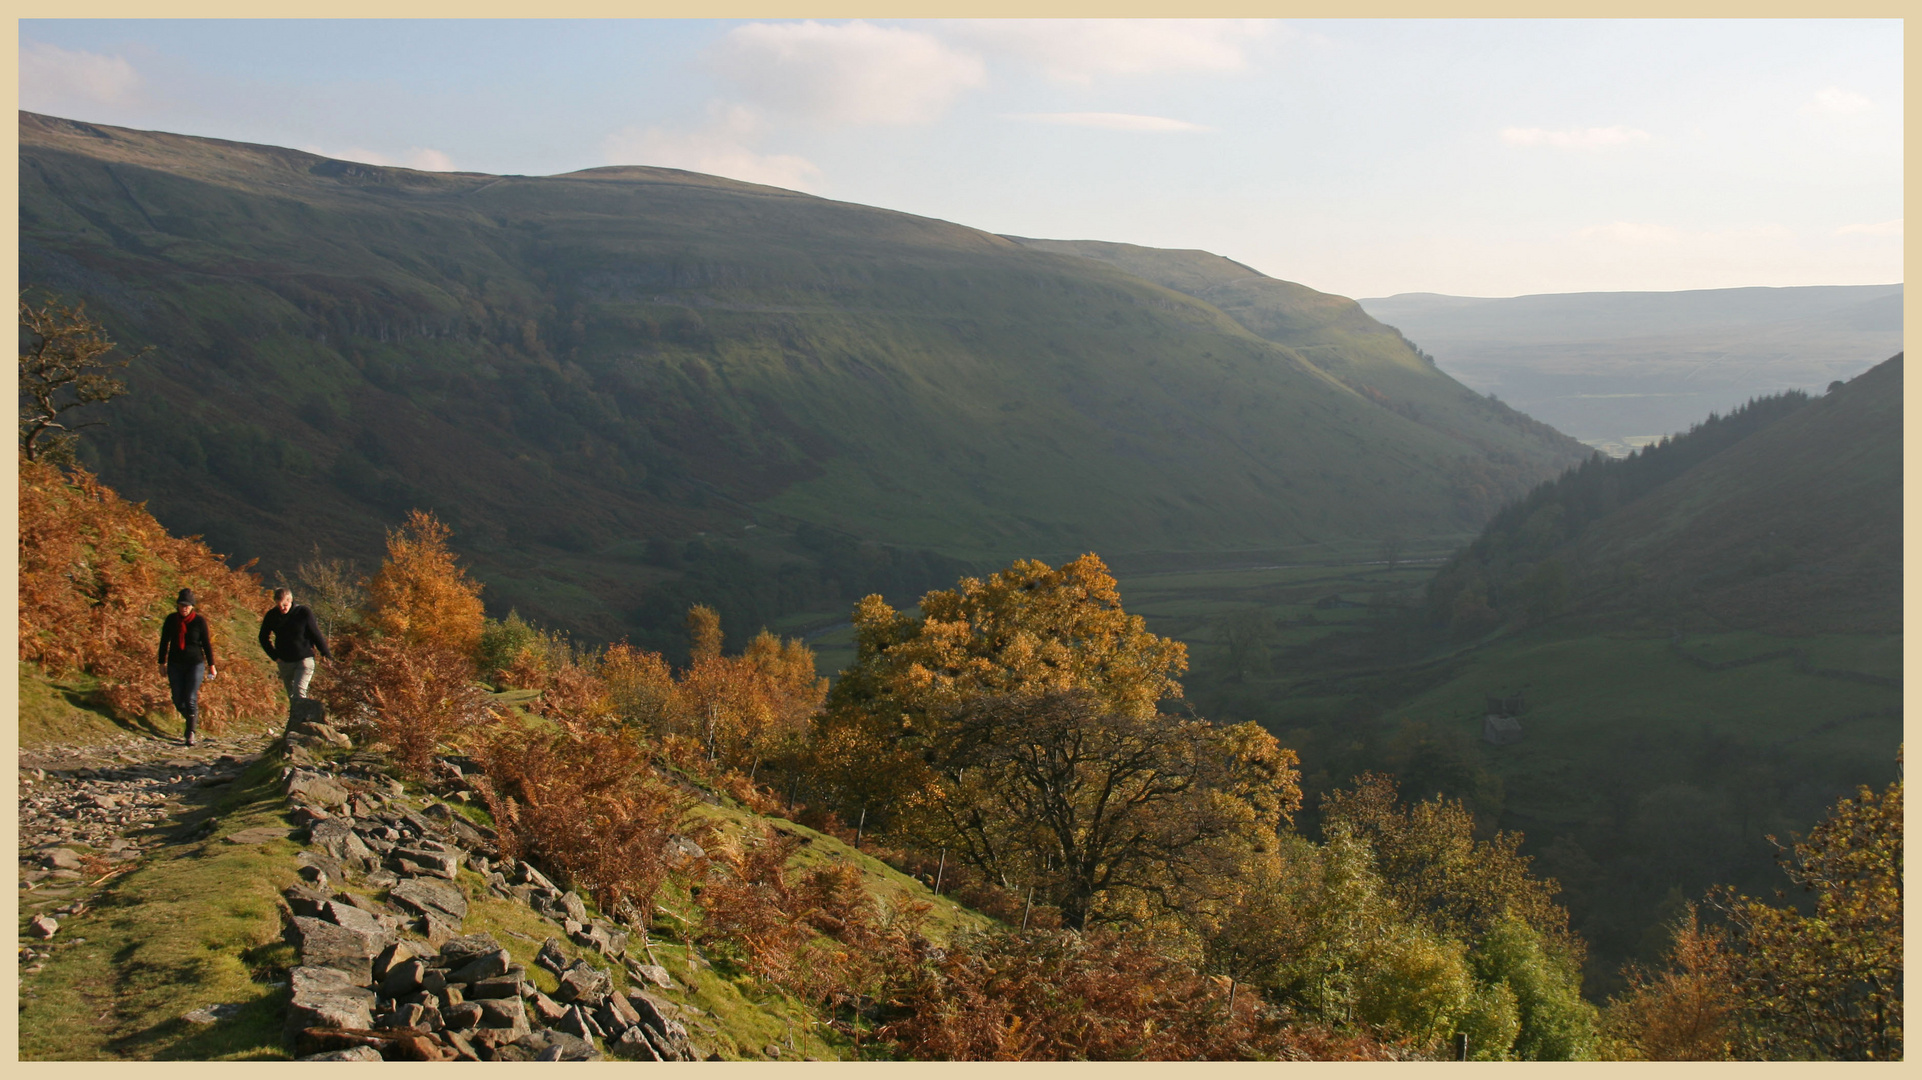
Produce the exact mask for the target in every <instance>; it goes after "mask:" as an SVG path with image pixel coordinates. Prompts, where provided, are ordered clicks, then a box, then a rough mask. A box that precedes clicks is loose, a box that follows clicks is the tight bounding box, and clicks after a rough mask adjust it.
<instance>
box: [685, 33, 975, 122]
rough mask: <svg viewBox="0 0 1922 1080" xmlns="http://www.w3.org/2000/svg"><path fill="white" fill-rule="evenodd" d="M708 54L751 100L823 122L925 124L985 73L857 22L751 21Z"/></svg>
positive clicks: (970, 58)
mask: <svg viewBox="0 0 1922 1080" xmlns="http://www.w3.org/2000/svg"><path fill="white" fill-rule="evenodd" d="M709 59H710V61H711V62H712V64H713V65H714V68H715V70H716V71H717V72H718V73H719V74H720V75H721V76H722V77H724V78H726V79H727V80H728V81H730V82H732V83H733V84H734V85H735V86H736V87H737V88H739V90H740V91H741V92H742V93H743V94H744V95H745V96H746V97H747V98H748V99H749V100H750V101H752V102H753V103H754V104H756V105H760V106H762V107H764V108H768V109H772V110H776V111H779V112H784V113H789V114H793V115H796V116H801V117H805V118H807V119H810V120H815V121H818V122H821V123H825V124H889V125H902V124H925V123H928V122H931V121H933V120H935V119H937V118H939V117H940V115H941V114H942V113H943V112H944V111H946V109H947V107H948V106H949V105H950V104H951V103H953V101H954V99H955V98H956V97H957V96H958V95H960V93H961V92H962V91H964V90H966V89H968V88H970V87H974V86H979V85H981V83H982V82H983V81H984V80H985V79H986V77H987V73H986V67H985V66H984V65H983V64H982V62H981V58H980V57H978V56H975V55H973V54H971V53H966V52H962V51H959V50H956V49H953V48H950V47H949V46H947V45H945V44H943V43H942V42H941V41H940V40H939V39H937V38H935V37H933V36H932V35H929V34H924V33H920V32H918V31H914V30H903V29H899V28H896V27H887V26H875V25H873V24H872V23H866V22H862V21H860V20H858V19H857V20H855V21H854V22H848V23H839V24H833V25H831V24H827V23H817V22H814V21H812V20H810V21H808V22H800V23H750V24H748V25H746V26H742V27H737V28H735V29H733V30H730V31H728V33H727V36H726V37H724V38H722V39H721V42H720V44H719V45H718V46H716V48H715V49H714V51H713V53H712V54H711V55H710V58H709Z"/></svg>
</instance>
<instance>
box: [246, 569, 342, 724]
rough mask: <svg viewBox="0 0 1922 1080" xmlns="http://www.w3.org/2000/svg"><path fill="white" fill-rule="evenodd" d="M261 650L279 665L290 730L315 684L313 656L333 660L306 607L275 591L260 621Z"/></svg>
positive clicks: (285, 591) (291, 595)
mask: <svg viewBox="0 0 1922 1080" xmlns="http://www.w3.org/2000/svg"><path fill="white" fill-rule="evenodd" d="M260 647H261V649H262V650H264V651H265V652H266V653H267V655H268V656H269V657H271V658H272V659H273V661H274V662H275V663H276V664H279V665H280V682H281V685H282V686H285V687H286V688H287V723H288V724H289V725H290V726H291V725H292V724H293V722H294V718H295V717H296V716H298V715H299V713H300V703H301V702H302V701H303V700H305V699H306V697H307V686H308V684H309V683H311V682H313V681H314V653H315V652H316V651H318V652H319V653H320V655H321V656H322V657H324V658H326V659H329V660H331V659H333V654H332V653H330V652H328V651H327V639H326V638H325V637H322V636H321V633H320V622H319V621H318V620H316V619H315V618H314V613H313V611H312V610H310V609H309V608H308V607H307V605H305V604H296V603H294V593H293V590H291V589H275V590H274V606H273V607H270V608H268V609H267V613H266V614H265V615H263V616H261V618H260Z"/></svg>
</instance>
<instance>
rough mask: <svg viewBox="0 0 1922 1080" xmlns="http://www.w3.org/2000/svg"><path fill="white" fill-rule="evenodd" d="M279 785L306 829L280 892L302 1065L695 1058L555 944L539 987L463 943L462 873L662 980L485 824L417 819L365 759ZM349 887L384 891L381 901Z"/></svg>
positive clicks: (600, 973) (472, 943) (426, 813)
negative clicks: (551, 982)
mask: <svg viewBox="0 0 1922 1080" xmlns="http://www.w3.org/2000/svg"><path fill="white" fill-rule="evenodd" d="M355 757H356V758H360V755H356V756H355ZM283 781H284V785H285V788H286V791H287V793H288V796H289V798H290V800H291V801H292V803H293V807H294V809H293V817H294V820H295V822H296V823H297V824H303V825H305V826H306V827H307V850H305V851H302V852H300V853H299V855H298V856H297V859H298V861H299V863H300V866H299V873H300V876H301V878H302V882H301V884H298V885H294V886H292V887H290V888H288V889H286V890H285V891H284V892H283V896H284V898H285V899H286V902H287V907H288V912H289V914H288V937H289V939H290V940H291V941H292V942H293V943H294V945H295V946H296V947H297V948H298V949H299V951H300V959H301V965H302V966H301V967H299V968H298V969H296V970H295V971H294V973H293V976H292V989H293V1000H292V1003H291V1005H290V1006H289V1009H288V1015H287V1030H288V1035H289V1037H290V1039H291V1040H292V1042H293V1044H294V1049H295V1052H296V1054H298V1055H300V1056H301V1057H302V1059H303V1060H370V1061H371V1060H377V1059H378V1060H406V1061H447V1060H454V1061H514V1060H544V1061H585V1060H593V1059H596V1058H599V1057H600V1056H601V1051H600V1050H599V1049H598V1048H597V1046H596V1040H597V1039H598V1040H601V1041H602V1042H603V1043H604V1044H605V1045H606V1046H608V1047H609V1048H615V1047H618V1048H621V1053H622V1054H623V1056H627V1057H633V1058H638V1059H640V1060H647V1061H694V1060H700V1058H701V1055H700V1054H699V1052H698V1051H696V1050H695V1048H694V1047H693V1046H692V1044H691V1043H690V1042H689V1041H688V1035H687V1031H686V1029H685V1028H684V1027H683V1026H682V1025H681V1024H680V1023H679V1021H678V1020H676V1019H675V1018H674V1015H673V1014H674V1013H675V1012H676V1011H677V1010H676V1008H675V1006H673V1005H671V1004H669V1003H667V1002H664V1001H661V1000H659V999H656V998H654V997H652V996H650V995H648V994H646V993H643V992H641V991H638V990H636V991H631V992H629V993H626V994H621V993H617V992H615V989H614V984H613V980H612V979H611V978H610V977H609V976H608V974H607V973H606V971H605V970H603V969H602V968H600V967H596V966H595V965H594V964H592V963H589V962H588V961H587V960H586V959H585V958H574V959H571V960H570V959H569V958H568V957H567V955H566V954H565V952H564V949H565V946H564V944H563V943H562V941H561V940H559V939H558V938H549V939H547V941H546V942H545V944H544V945H543V947H542V949H541V952H540V955H539V957H538V959H537V960H536V963H537V964H540V965H541V966H542V967H545V968H548V969H549V970H551V971H552V972H553V973H554V975H555V977H556V978H557V979H558V980H559V982H560V987H559V989H558V991H557V992H556V993H555V994H554V996H553V997H549V996H547V995H546V994H543V993H541V992H540V991H539V990H538V989H537V988H536V987H535V986H534V985H533V983H531V982H530V981H528V979H527V977H526V974H527V973H526V971H525V969H523V968H521V967H519V966H517V965H515V964H514V963H513V961H512V959H511V958H510V956H509V954H508V952H507V951H506V950H505V949H503V948H502V947H501V946H500V943H499V942H498V941H497V940H495V939H494V938H493V937H492V936H490V935H487V934H465V935H463V934H462V933H461V927H462V923H463V922H464V921H465V920H466V918H467V908H468V904H467V897H466V894H465V893H464V892H463V891H462V890H461V887H460V886H459V885H458V884H457V881H456V879H457V876H458V874H459V870H460V868H461V867H462V866H466V867H467V868H469V869H471V870H473V871H474V872H475V873H477V874H479V875H481V876H482V877H483V878H484V879H485V880H486V882H487V885H488V888H489V889H490V890H491V891H492V892H493V893H494V894H495V895H497V896H500V897H502V898H505V899H513V900H516V901H519V902H520V903H523V904H525V905H527V906H528V907H529V908H530V909H532V910H533V911H535V912H538V913H540V914H541V915H543V916H545V917H547V918H548V919H550V920H552V921H553V922H555V923H557V924H559V926H560V928H561V929H562V931H563V932H564V933H565V934H566V935H567V937H568V939H569V940H571V941H572V942H573V943H574V944H575V945H577V946H580V947H581V948H584V949H593V950H595V951H596V952H598V953H599V954H600V955H601V957H602V959H603V961H604V962H608V963H612V962H621V963H624V964H625V966H626V968H627V970H628V971H629V973H630V974H631V975H633V976H634V977H635V978H636V979H637V980H640V979H645V980H648V981H650V982H652V983H654V984H655V985H657V986H662V987H667V986H671V985H672V981H671V979H670V978H669V976H668V973H667V971H666V970H665V969H664V968H662V967H660V966H659V965H656V964H647V963H642V962H640V961H639V960H638V959H637V958H634V957H630V956H628V955H627V948H628V945H629V943H630V941H632V940H633V939H634V938H635V937H636V936H639V937H640V938H641V940H642V941H643V942H644V941H645V933H644V931H643V930H642V929H640V928H639V927H629V928H623V927H621V926H620V925H617V924H616V923H613V922H609V921H607V920H604V919H599V918H591V917H590V916H589V914H588V911H587V906H586V903H585V902H584V901H583V900H582V899H581V898H580V897H579V896H578V895H576V894H575V893H572V892H567V891H564V890H562V889H560V888H558V887H556V886H555V884H554V883H553V882H552V881H551V880H550V879H548V878H547V877H546V875H544V874H542V873H541V872H540V871H539V870H538V869H537V868H535V867H534V866H532V865H530V864H528V863H526V862H524V861H520V860H516V859H511V858H502V857H501V854H500V851H499V848H498V845H497V843H496V840H497V837H496V836H495V834H494V833H493V831H492V830H491V829H487V828H485V827H483V826H478V825H475V824H473V823H471V822H470V821H468V820H467V819H466V818H465V817H464V816H462V815H461V814H460V813H459V812H457V811H455V810H453V809H452V808H451V807H449V806H447V805H446V804H444V803H434V804H432V805H429V806H426V807H424V808H421V809H418V810H417V809H414V808H413V807H411V806H410V805H409V804H408V803H407V800H406V799H405V798H404V797H403V794H402V789H401V787H400V785H398V784H397V783H394V782H393V781H391V780H389V779H387V778H385V777H384V776H382V775H380V773H379V771H378V768H377V766H376V763H375V762H374V761H373V760H372V759H364V758H363V759H360V760H355V759H351V758H350V759H349V761H348V763H347V765H346V766H345V767H344V768H342V769H341V770H340V771H338V772H333V771H329V770H326V769H324V768H320V767H301V766H293V767H290V768H289V769H288V770H287V771H286V773H285V775H284V777H283ZM350 885H357V886H359V887H361V888H363V889H365V890H369V891H375V890H380V889H385V890H386V894H387V895H386V900H385V901H380V900H371V899H368V898H367V897H366V896H364V895H362V894H360V893H357V892H354V891H352V890H351V889H350V888H349V887H348V886H350ZM403 935H405V937H404V936H403Z"/></svg>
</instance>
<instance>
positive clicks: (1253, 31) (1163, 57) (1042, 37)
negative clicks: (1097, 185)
mask: <svg viewBox="0 0 1922 1080" xmlns="http://www.w3.org/2000/svg"><path fill="white" fill-rule="evenodd" d="M947 27H948V30H949V32H950V33H951V34H953V35H954V36H955V37H957V38H959V39H961V40H964V41H968V42H970V43H973V44H975V45H977V46H978V47H980V48H983V49H987V50H990V51H992V52H996V53H999V54H1003V55H1007V56H1012V57H1014V58H1016V59H1019V60H1023V61H1026V62H1028V63H1031V64H1034V65H1036V66H1038V67H1040V68H1041V69H1042V70H1043V71H1045V72H1047V74H1048V75H1049V76H1050V77H1052V78H1055V79H1059V80H1061V81H1063V82H1073V83H1088V82H1092V81H1093V80H1094V79H1095V78H1096V77H1097V76H1102V75H1149V74H1158V73H1162V72H1178V71H1240V70H1241V69H1243V68H1245V67H1247V66H1248V46H1249V45H1250V44H1251V43H1253V42H1256V41H1261V40H1264V39H1267V38H1269V37H1291V36H1294V31H1292V30H1290V29H1289V28H1288V27H1286V26H1284V25H1282V24H1280V23H1277V22H1274V21H1273V20H1269V19H973V20H965V21H955V22H951V23H949V24H947Z"/></svg>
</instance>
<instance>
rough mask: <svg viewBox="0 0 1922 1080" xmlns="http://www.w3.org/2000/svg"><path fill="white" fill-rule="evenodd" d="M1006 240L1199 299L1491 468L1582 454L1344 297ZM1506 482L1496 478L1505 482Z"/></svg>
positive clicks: (1120, 249) (1198, 254) (1123, 251)
mask: <svg viewBox="0 0 1922 1080" xmlns="http://www.w3.org/2000/svg"><path fill="white" fill-rule="evenodd" d="M1009 239H1011V240H1015V241H1017V242H1018V243H1020V244H1022V245H1023V246H1026V247H1031V248H1036V249H1038V250H1042V251H1055V252H1060V253H1062V254H1066V255H1079V256H1081V257H1083V258H1087V259H1093V260H1096V261H1098V262H1103V263H1107V264H1109V265H1112V266H1116V267H1119V268H1120V269H1122V270H1125V271H1127V272H1128V273H1130V274H1133V275H1135V276H1136V277H1139V278H1142V279H1143V280H1146V281H1152V282H1154V283H1155V284H1157V285H1163V286H1166V287H1167V288H1170V289H1173V290H1175V291H1176V292H1179V293H1185V294H1187V295H1189V296H1193V297H1195V298H1196V299H1199V300H1205V301H1207V302H1208V303H1209V304H1212V305H1213V306H1214V307H1216V308H1218V309H1220V310H1221V312H1222V313H1223V314H1226V315H1227V316H1228V317H1229V318H1231V319H1234V320H1235V321H1236V322H1237V323H1240V324H1241V325H1242V326H1243V327H1245V328H1246V329H1247V330H1248V331H1249V332H1250V333H1252V334H1254V335H1256V336H1257V337H1261V338H1264V339H1266V340H1268V341H1272V342H1275V343H1276V344H1279V345H1285V346H1287V347H1289V348H1291V349H1293V350H1295V351H1297V352H1298V353H1300V354H1301V355H1303V356H1305V357H1307V358H1309V359H1310V360H1311V361H1312V362H1313V363H1314V364H1315V365H1316V366H1317V367H1320V368H1321V369H1322V370H1324V371H1326V372H1328V373H1329V374H1331V375H1333V376H1335V378H1337V379H1339V380H1341V382H1342V383H1343V384H1344V385H1346V386H1348V387H1350V388H1352V389H1354V390H1355V391H1357V392H1359V393H1361V394H1362V395H1364V396H1366V397H1368V398H1369V399H1370V400H1372V401H1375V402H1376V403H1378V404H1381V405H1383V406H1385V407H1387V408H1389V409H1391V410H1393V411H1395V412H1396V413H1398V414H1400V415H1402V416H1404V417H1406V418H1408V419H1410V420H1413V421H1414V422H1416V423H1418V424H1421V425H1422V426H1424V427H1427V428H1430V429H1432V430H1434V431H1436V432H1439V433H1441V434H1443V435H1446V436H1448V437H1450V438H1452V439H1455V440H1458V441H1459V442H1460V443H1461V444H1463V445H1464V446H1469V447H1474V448H1475V449H1477V450H1479V451H1480V452H1482V453H1483V454H1485V455H1486V456H1487V458H1488V460H1489V462H1490V463H1491V464H1496V465H1499V464H1502V463H1506V464H1509V465H1510V466H1511V469H1510V470H1499V469H1498V470H1497V471H1498V472H1501V471H1510V472H1512V471H1514V470H1516V469H1520V470H1525V469H1527V468H1528V467H1529V466H1528V464H1527V463H1530V462H1533V461H1534V460H1536V459H1538V458H1541V457H1544V456H1546V457H1549V458H1553V459H1556V460H1559V461H1562V462H1564V463H1565V464H1567V463H1573V462H1574V461H1577V460H1580V458H1581V456H1582V455H1583V454H1584V452H1585V451H1584V450H1583V448H1582V446H1581V444H1579V443H1577V442H1576V441H1575V440H1574V439H1571V438H1569V437H1567V436H1565V435H1563V434H1561V433H1560V432H1558V431H1556V430H1554V429H1553V428H1550V427H1549V426H1548V425H1546V424H1542V423H1539V422H1537V421H1534V420H1531V419H1529V418H1528V417H1526V416H1523V415H1522V414H1520V413H1517V412H1516V411H1515V410H1513V409H1511V408H1509V407H1508V406H1506V405H1504V404H1502V403H1501V402H1499V401H1496V400H1493V399H1492V398H1488V397H1484V396H1482V395H1480V394H1477V393H1475V392H1474V391H1472V390H1470V389H1468V388H1467V387H1466V386H1463V385H1462V384H1461V383H1459V382H1456V381H1455V380H1454V379H1453V378H1452V377H1450V376H1448V375H1446V374H1444V373H1443V372H1442V371H1440V370H1439V369H1438V368H1436V367H1435V363H1434V360H1433V358H1431V357H1428V356H1426V355H1424V354H1423V353H1421V352H1420V351H1419V350H1418V349H1416V348H1415V347H1414V345H1412V344H1410V343H1409V341H1408V340H1407V339H1406V338H1404V337H1403V336H1402V335H1401V334H1400V333H1399V332H1398V331H1396V330H1395V328H1394V327H1392V326H1385V325H1383V324H1382V323H1380V322H1377V321H1376V320H1375V319H1374V318H1373V317H1372V316H1370V314H1369V313H1368V312H1366V311H1364V310H1362V307H1361V305H1360V304H1358V303H1356V302H1355V301H1353V300H1350V299H1348V298H1347V297H1345V296H1334V295H1331V294H1329V293H1324V292H1316V291H1315V290H1314V289H1310V288H1308V287H1307V286H1305V285H1298V284H1296V283H1294V282H1292V281H1279V280H1277V279H1275V278H1271V277H1268V276H1267V275H1265V274H1261V273H1258V272H1256V271H1254V270H1251V269H1249V268H1248V267H1246V266H1243V265H1241V264H1240V263H1238V262H1235V261H1233V260H1231V259H1225V258H1222V257H1221V256H1219V255H1213V254H1210V253H1208V252H1205V251H1167V250H1162V249H1159V248H1145V247H1139V246H1136V245H1133V244H1112V243H1103V242H1099V241H1092V240H1031V239H1027V238H1024V237H1009ZM1507 479H1508V477H1505V476H1504V477H1498V478H1497V480H1496V483H1498V484H1502V486H1506V485H1505V483H1504V481H1506V480H1507Z"/></svg>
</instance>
